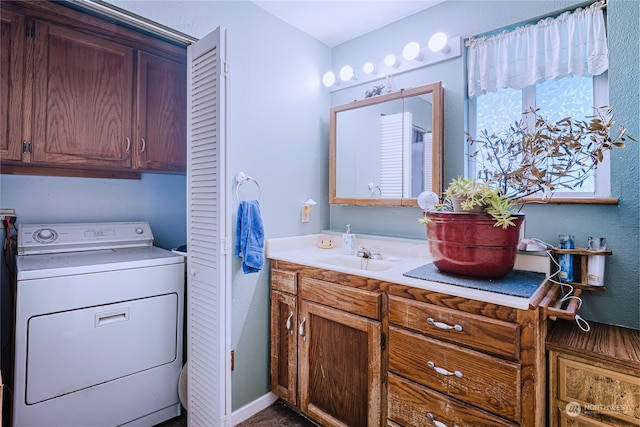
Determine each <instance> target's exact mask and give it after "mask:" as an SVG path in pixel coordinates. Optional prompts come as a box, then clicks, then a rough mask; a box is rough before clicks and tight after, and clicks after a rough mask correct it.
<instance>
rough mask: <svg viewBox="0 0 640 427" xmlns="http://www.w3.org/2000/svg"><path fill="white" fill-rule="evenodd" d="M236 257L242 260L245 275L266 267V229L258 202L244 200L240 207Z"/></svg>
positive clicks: (237, 224)
mask: <svg viewBox="0 0 640 427" xmlns="http://www.w3.org/2000/svg"><path fill="white" fill-rule="evenodd" d="M235 253H236V256H238V257H240V258H242V271H243V272H244V274H248V273H257V272H258V271H260V270H262V267H263V266H264V229H263V227H262V217H261V216H260V203H259V202H258V200H243V201H241V202H240V204H239V205H238V219H237V223H236V245H235Z"/></svg>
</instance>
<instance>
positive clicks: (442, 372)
mask: <svg viewBox="0 0 640 427" xmlns="http://www.w3.org/2000/svg"><path fill="white" fill-rule="evenodd" d="M427 366H428V367H430V368H431V369H433V370H434V371H436V372H437V373H439V374H440V375H444V376H449V375H453V376H456V377H458V378H462V372H460V371H453V372H450V371H447V370H446V369H444V368H440V367H438V366H436V364H435V363H433V362H432V361H428V362H427Z"/></svg>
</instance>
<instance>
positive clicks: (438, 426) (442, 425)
mask: <svg viewBox="0 0 640 427" xmlns="http://www.w3.org/2000/svg"><path fill="white" fill-rule="evenodd" d="M427 418H429V419H430V420H431V421H433V425H434V426H436V427H449V426H448V425H446V424H445V423H442V422H440V421H438V420H436V418H435V417H434V416H433V414H431V412H427ZM453 427H459V426H458V424H454V425H453Z"/></svg>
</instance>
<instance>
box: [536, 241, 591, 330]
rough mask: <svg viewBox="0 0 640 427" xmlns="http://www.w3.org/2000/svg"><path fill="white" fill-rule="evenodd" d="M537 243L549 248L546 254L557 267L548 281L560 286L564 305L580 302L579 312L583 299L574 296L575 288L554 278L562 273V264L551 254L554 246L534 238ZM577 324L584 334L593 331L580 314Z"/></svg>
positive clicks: (561, 299)
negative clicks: (574, 301)
mask: <svg viewBox="0 0 640 427" xmlns="http://www.w3.org/2000/svg"><path fill="white" fill-rule="evenodd" d="M531 240H533V241H535V242H538V243H540V244H542V245H544V246H545V248H547V249H546V250H545V253H546V254H547V256H549V258H550V259H551V261H553V263H554V264H555V266H556V267H557V270H556V271H555V272H554V273H553V274H551V275H550V276H549V278H548V279H547V280H548V281H550V282H551V283H555V284H557V285H560V292H562V298H560V302H561V303H564V302H566V301H569V300H570V299H577V300H578V308H577V309H576V312H577V311H578V310H580V307H582V298H580V297H577V296H575V295H572V294H573V290H574V288H573V286H571V285H570V284H568V283H564V282H561V281H558V280H554V279H553V278H554V277H556V276H557V275H558V273H560V264H558V261H556V259H555V258H554V257H553V254H552V253H551V251H552V249H553V245H550V244H548V243H547V242H545V241H544V240H540V239H537V238H535V237H534V238H533V239H531ZM565 288H569V290H568V291H567V292H565ZM575 320H576V323H577V324H578V327H579V328H580V329H582V330H583V331H584V332H589V331H590V330H591V325H589V322H587V321H586V320H585V319H584V318H583V317H581V316H580V315H579V314H578V313H576V319H575Z"/></svg>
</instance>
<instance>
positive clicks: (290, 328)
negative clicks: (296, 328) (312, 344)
mask: <svg viewBox="0 0 640 427" xmlns="http://www.w3.org/2000/svg"><path fill="white" fill-rule="evenodd" d="M292 317H293V311H290V312H289V317H287V331H289V335H293V328H292V327H291V318H292Z"/></svg>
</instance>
